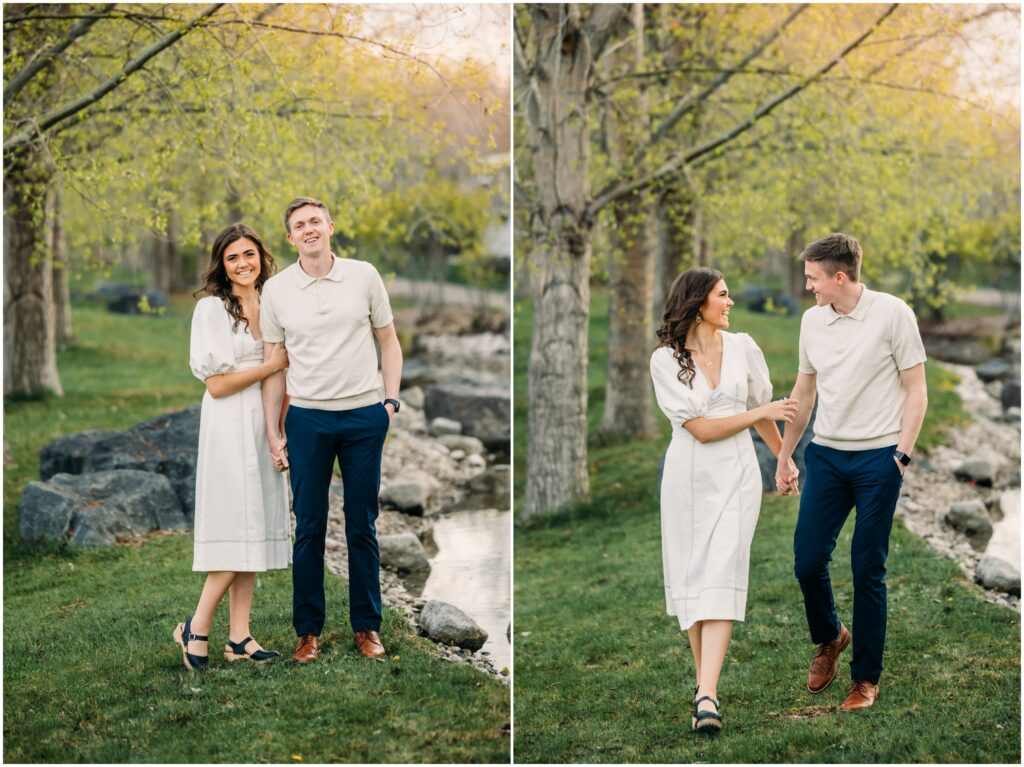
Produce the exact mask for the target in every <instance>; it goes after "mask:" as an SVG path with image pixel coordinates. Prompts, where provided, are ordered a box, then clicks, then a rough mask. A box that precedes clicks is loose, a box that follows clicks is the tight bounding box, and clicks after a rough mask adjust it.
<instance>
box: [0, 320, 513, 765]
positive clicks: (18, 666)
mask: <svg viewBox="0 0 1024 767" xmlns="http://www.w3.org/2000/svg"><path fill="white" fill-rule="evenodd" d="M174 310H175V311H174V312H173V313H172V316H171V317H167V318H159V319H156V318H139V317H135V318H132V317H118V316H114V315H109V314H107V313H106V312H104V311H102V310H97V309H90V308H84V307H80V308H78V310H77V312H76V315H75V320H76V331H77V332H78V334H79V338H78V340H77V341H76V342H75V343H74V344H73V345H70V346H68V347H67V348H65V349H62V350H61V355H60V366H61V374H62V376H63V383H64V388H65V397H63V398H61V399H51V400H46V401H36V402H8V403H5V424H4V439H5V442H6V444H7V447H8V448H9V449H10V451H11V454H12V456H13V458H14V460H15V462H16V463H17V467H16V468H9V469H7V470H6V471H5V473H4V550H5V558H4V757H5V760H6V761H12V762H39V761H44V762H45V761H49V762H62V761H72V762H74V761H86V762H90V761H91V762H126V761H133V762H164V761H167V762H188V761H192V762H218V761H219V762H243V763H244V762H267V761H269V762H298V761H306V762H348V761H357V762H358V761H366V762H373V761H382V762H427V761H430V762H501V761H507V760H508V753H509V738H508V732H507V724H508V721H509V696H508V691H507V689H506V688H504V687H503V686H502V685H501V684H500V683H498V682H496V681H493V680H491V679H488V678H486V677H484V676H483V675H481V674H480V673H479V672H476V671H474V670H472V669H470V668H468V667H463V666H456V665H454V664H451V663H447V662H445V661H442V660H440V659H439V658H438V656H437V652H436V649H435V648H434V647H433V645H431V644H430V643H429V642H427V641H426V640H423V639H420V638H418V637H416V636H414V635H413V634H412V632H411V631H409V629H407V628H406V627H405V625H404V623H403V622H402V621H400V620H399V619H398V618H397V617H396V615H395V614H394V613H392V612H391V611H386V615H385V624H384V630H383V634H384V637H385V641H386V643H387V647H388V650H389V652H390V654H391V655H390V657H389V659H388V660H387V661H381V662H366V661H363V660H362V659H360V658H358V657H357V655H356V654H355V650H354V647H353V645H352V637H351V632H350V630H349V629H348V625H347V615H348V609H347V602H348V598H347V593H346V592H347V589H346V588H345V586H344V582H342V581H341V580H339V579H337V578H335V577H333V576H330V575H328V576H327V582H328V604H329V605H330V613H329V616H328V626H327V630H326V632H325V635H324V637H323V643H324V646H325V652H324V655H323V656H322V658H321V661H320V662H318V663H317V664H315V665H313V666H309V667H295V666H294V665H293V664H291V663H290V662H280V663H276V664H274V665H271V666H267V667H254V666H249V665H247V664H241V663H239V664H233V665H230V666H229V665H228V664H227V663H226V662H224V661H222V660H220V658H219V657H218V656H217V655H216V653H215V652H213V651H214V650H219V648H220V647H221V645H220V644H219V642H220V641H221V640H223V638H224V637H225V635H226V631H227V626H226V613H225V611H224V610H222V611H221V614H219V615H218V619H217V621H216V622H215V624H214V629H213V632H212V635H211V639H212V640H214V641H213V643H212V648H211V655H212V656H213V664H214V668H213V669H212V670H211V672H210V673H208V674H206V675H203V676H192V675H190V674H189V673H188V672H186V671H185V670H184V668H183V667H182V665H181V654H180V651H179V650H177V649H176V646H175V645H173V643H172V642H171V629H172V628H173V626H174V625H175V623H177V622H179V621H181V620H184V618H185V617H186V616H187V615H188V612H189V611H190V610H191V607H192V606H193V604H194V602H195V599H196V598H197V596H198V593H199V589H200V587H201V584H202V576H201V575H200V574H197V573H192V572H191V568H190V562H191V556H192V554H191V550H192V546H191V537H190V536H188V535H186V534H179V535H169V536H155V537H151V538H148V539H147V540H146V541H145V542H144V543H143V544H142V545H140V546H134V547H116V548H111V549H103V550H93V551H67V550H58V549H56V548H53V547H51V548H49V549H46V548H43V549H40V548H39V547H34V546H30V545H22V544H20V543H18V541H17V501H18V498H19V497H20V493H21V488H22V487H23V486H24V484H25V482H27V481H30V480H33V479H36V478H37V477H38V468H39V465H38V452H39V449H40V448H41V447H42V446H43V445H44V444H46V442H48V441H49V440H50V439H52V438H53V437H55V436H57V435H58V434H61V433H67V432H71V431H77V430H81V429H87V428H100V427H109V428H126V427H128V426H131V425H132V424H134V423H137V422H138V421H140V420H143V419H145V418H147V417H150V416H152V415H155V414H158V413H161V412H165V411H167V410H172V409H176V408H180V407H184V406H186V405H188V404H191V403H193V402H195V401H197V400H198V398H199V396H200V394H201V392H202V387H201V385H200V384H199V383H198V382H197V381H196V380H195V379H194V378H192V376H191V373H190V372H189V370H188V364H187V363H188V336H187V327H188V317H189V313H190V311H191V301H176V302H175V306H174ZM290 615H291V581H290V574H289V572H287V571H277V572H272V573H267V574H264V575H261V576H260V579H259V590H258V592H257V595H256V601H255V611H254V619H253V625H252V629H253V632H254V634H255V635H256V636H257V637H258V638H259V639H260V640H261V641H262V642H263V643H264V645H265V646H267V647H269V648H272V649H276V650H278V651H281V652H283V653H286V654H290V651H291V649H292V646H293V642H294V636H293V632H292V630H291V626H290V624H291V618H290Z"/></svg>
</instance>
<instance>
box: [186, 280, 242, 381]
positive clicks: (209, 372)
mask: <svg viewBox="0 0 1024 767" xmlns="http://www.w3.org/2000/svg"><path fill="white" fill-rule="evenodd" d="M188 358H189V359H188V361H189V365H190V366H191V368H192V374H193V375H194V376H195V377H196V378H198V379H199V380H200V381H205V380H206V379H207V378H209V377H210V376H215V375H221V374H223V373H230V372H231V371H233V370H234V369H235V350H234V344H233V343H232V340H231V315H229V314H228V313H227V310H226V309H225V308H224V304H223V302H222V301H221V300H220V299H219V298H217V297H216V296H207V297H206V298H204V299H202V300H200V301H199V303H197V304H196V310H195V312H194V313H193V314H192V331H191V337H190V342H189V352H188Z"/></svg>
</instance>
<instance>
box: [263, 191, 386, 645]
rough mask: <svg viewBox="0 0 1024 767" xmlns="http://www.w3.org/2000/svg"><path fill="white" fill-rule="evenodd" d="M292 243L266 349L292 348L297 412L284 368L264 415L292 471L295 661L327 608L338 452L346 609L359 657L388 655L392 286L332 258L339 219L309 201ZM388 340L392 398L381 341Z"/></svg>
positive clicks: (268, 316) (271, 290) (299, 205)
mask: <svg viewBox="0 0 1024 767" xmlns="http://www.w3.org/2000/svg"><path fill="white" fill-rule="evenodd" d="M284 220H285V227H286V229H287V230H288V242H290V243H291V244H292V245H293V246H294V247H295V249H296V250H297V251H298V253H299V260H298V261H297V262H296V263H295V264H293V265H291V266H289V267H288V268H287V269H284V270H283V271H281V272H280V273H279V274H276V275H274V276H273V277H271V278H270V279H269V280H267V282H266V284H265V285H264V286H263V293H262V296H261V302H260V313H261V316H260V330H261V332H262V334H263V350H264V354H265V355H267V356H269V355H270V354H271V352H272V351H273V350H274V349H275V348H276V347H277V346H278V345H280V344H282V343H283V344H284V345H285V347H286V348H287V350H288V362H289V367H288V374H287V375H288V379H287V384H288V395H289V406H288V410H287V415H286V417H285V420H284V432H285V433H284V434H282V433H281V422H280V413H281V409H282V404H283V402H284V396H285V380H284V375H283V373H278V374H275V375H273V376H270V377H269V378H267V379H265V380H264V382H263V409H264V415H265V417H266V421H267V439H268V441H269V443H270V452H271V456H272V458H273V460H274V465H275V466H277V467H278V468H279V469H281V470H282V471H283V470H284V469H285V468H288V467H289V465H290V468H291V485H292V496H293V498H294V504H293V508H294V511H295V521H296V526H295V550H294V554H293V557H292V559H293V565H292V586H293V597H292V623H293V625H294V627H295V633H296V634H297V635H298V637H299V642H298V646H297V647H296V649H295V653H294V655H293V656H292V659H293V660H294V661H296V662H297V663H308V662H310V661H314V660H316V658H317V656H318V655H319V654H320V644H319V640H318V637H319V636H320V633H321V632H322V631H323V627H324V617H325V612H326V606H325V599H324V547H325V544H326V537H327V506H328V500H327V499H328V490H329V488H330V484H331V474H332V473H333V471H334V460H335V457H337V460H338V466H339V467H340V469H341V478H342V482H343V483H344V500H345V539H346V542H347V544H348V568H349V610H350V615H349V618H350V621H351V624H352V631H353V632H354V634H355V642H356V647H357V648H358V650H359V654H360V655H362V656H363V657H366V658H375V657H379V656H381V655H384V652H385V651H384V647H383V645H382V643H381V640H380V635H379V631H380V622H381V602H380V552H379V549H378V547H377V529H376V526H375V522H376V520H377V515H378V505H377V494H378V492H379V490H380V462H381V452H382V450H383V446H384V438H385V436H386V435H387V431H388V425H389V424H390V422H391V417H392V416H393V415H394V414H395V413H396V412H397V411H398V408H399V402H398V400H397V397H398V389H399V385H400V384H401V379H402V349H401V347H400V346H399V343H398V337H397V335H396V334H395V325H394V322H393V317H392V314H391V305H390V303H389V301H388V294H387V291H386V290H385V289H384V283H383V281H382V280H381V278H380V275H379V274H378V273H377V270H376V269H375V268H374V267H373V265H372V264H369V263H367V262H365V261H356V260H354V259H342V258H338V257H337V256H335V255H334V254H333V253H331V235H332V234H333V233H334V223H333V222H332V221H331V216H330V213H329V212H328V210H327V206H326V205H324V204H323V203H322V202H320V201H319V200H316V199H313V198H311V197H299V198H297V199H295V200H293V201H292V202H291V203H290V204H289V205H288V208H287V210H286V211H285V216H284ZM375 337H376V339H377V341H378V342H379V344H380V352H381V354H380V356H381V365H380V367H381V374H382V375H383V384H384V401H383V402H381V397H380V394H379V390H380V385H381V374H378V371H377V351H376V348H375V346H374V338H375Z"/></svg>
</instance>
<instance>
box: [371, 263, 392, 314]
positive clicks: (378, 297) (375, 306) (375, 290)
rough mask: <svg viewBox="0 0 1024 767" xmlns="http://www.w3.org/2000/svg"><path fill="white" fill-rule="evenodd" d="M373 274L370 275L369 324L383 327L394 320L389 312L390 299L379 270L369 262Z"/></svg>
mask: <svg viewBox="0 0 1024 767" xmlns="http://www.w3.org/2000/svg"><path fill="white" fill-rule="evenodd" d="M370 268H371V269H372V271H373V274H372V275H371V277H370V324H371V325H373V327H375V328H383V327H385V326H387V325H390V324H391V323H392V322H394V321H395V318H394V315H393V314H392V313H391V300H390V299H389V298H388V291H387V288H385V287H384V280H382V279H381V276H380V272H378V271H377V269H376V268H375V267H374V266H373V265H372V264H371V265H370Z"/></svg>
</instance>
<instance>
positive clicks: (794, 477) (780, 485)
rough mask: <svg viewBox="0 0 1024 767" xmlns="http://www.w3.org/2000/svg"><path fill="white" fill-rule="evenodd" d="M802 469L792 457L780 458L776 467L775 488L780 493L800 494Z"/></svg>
mask: <svg viewBox="0 0 1024 767" xmlns="http://www.w3.org/2000/svg"><path fill="white" fill-rule="evenodd" d="M799 479H800V470H799V469H797V467H796V464H795V463H793V459H792V458H787V459H785V460H782V458H781V457H780V458H779V465H778V467H777V468H776V469H775V489H776V490H777V491H778V493H779V495H790V494H792V495H800V482H799Z"/></svg>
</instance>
